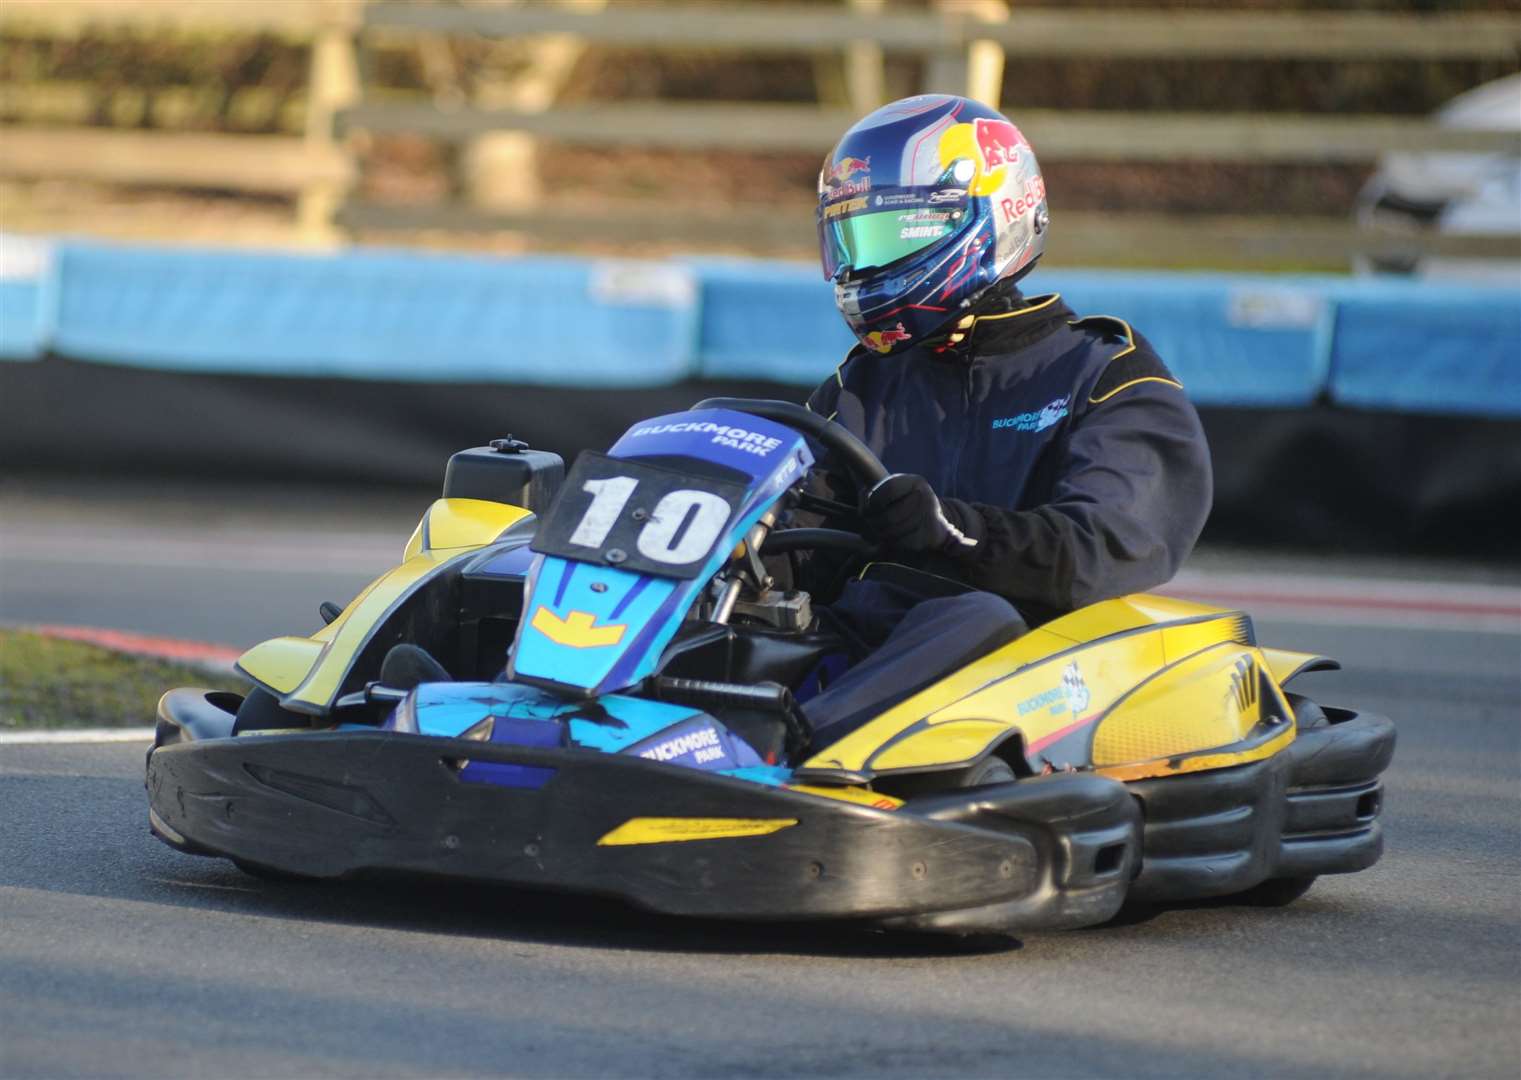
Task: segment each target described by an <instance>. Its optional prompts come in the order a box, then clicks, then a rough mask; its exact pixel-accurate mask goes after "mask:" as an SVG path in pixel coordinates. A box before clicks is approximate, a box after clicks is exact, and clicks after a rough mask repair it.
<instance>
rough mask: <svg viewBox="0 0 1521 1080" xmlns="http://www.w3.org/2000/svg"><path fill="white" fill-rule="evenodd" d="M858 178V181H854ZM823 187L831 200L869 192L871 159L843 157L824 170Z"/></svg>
mask: <svg viewBox="0 0 1521 1080" xmlns="http://www.w3.org/2000/svg"><path fill="white" fill-rule="evenodd" d="M857 177H860V179H859V180H858V179H856V178H857ZM824 187H825V189H826V193H827V195H828V196H829V198H831V199H843V198H845V197H846V196H848V195H859V194H861V193H862V192H863V191H870V190H871V158H869V157H864V158H858V157H843V158H841V159H840V160H839V161H837V162H835V163H834V164H833V165H830V166H826V167H825V169H824Z"/></svg>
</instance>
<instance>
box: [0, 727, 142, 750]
mask: <svg viewBox="0 0 1521 1080" xmlns="http://www.w3.org/2000/svg"><path fill="white" fill-rule="evenodd" d="M152 741H153V729H152V728H151V727H136V728H73V729H72V730H66V731H0V746H38V745H43V744H55V745H56V744H59V743H64V744H71V743H117V742H152Z"/></svg>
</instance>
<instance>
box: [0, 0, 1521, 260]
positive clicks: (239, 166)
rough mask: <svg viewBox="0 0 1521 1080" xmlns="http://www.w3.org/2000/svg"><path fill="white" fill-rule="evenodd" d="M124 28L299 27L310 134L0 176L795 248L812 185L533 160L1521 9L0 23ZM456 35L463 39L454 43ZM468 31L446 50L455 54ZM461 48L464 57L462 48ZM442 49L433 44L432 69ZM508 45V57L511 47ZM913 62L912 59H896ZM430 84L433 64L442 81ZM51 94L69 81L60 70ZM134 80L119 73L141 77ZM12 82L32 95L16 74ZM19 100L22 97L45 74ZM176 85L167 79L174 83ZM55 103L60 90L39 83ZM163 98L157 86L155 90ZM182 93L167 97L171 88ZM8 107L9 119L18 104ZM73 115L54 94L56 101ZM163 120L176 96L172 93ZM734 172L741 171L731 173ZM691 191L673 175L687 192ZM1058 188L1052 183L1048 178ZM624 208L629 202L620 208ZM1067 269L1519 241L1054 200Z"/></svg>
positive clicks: (309, 220) (740, 134) (4, 15)
mask: <svg viewBox="0 0 1521 1080" xmlns="http://www.w3.org/2000/svg"><path fill="white" fill-rule="evenodd" d="M102 25H117V26H125V27H131V28H134V29H136V30H141V31H143V32H149V31H152V32H167V31H168V30H173V31H174V32H176V33H194V32H196V31H198V30H209V29H216V30H219V31H221V32H246V33H258V34H269V35H278V36H284V37H286V38H292V39H295V40H298V41H300V42H301V43H302V44H303V45H304V46H305V47H306V49H307V56H308V61H307V78H306V80H305V81H306V86H305V90H304V93H303V95H302V101H301V108H302V111H303V115H302V127H303V134H301V135H300V136H281V135H259V136H255V135H242V136H238V135H230V134H200V133H197V134H186V133H168V132H160V131H155V132H151V133H150V132H123V131H111V130H102V129H99V128H93V127H91V128H85V127H80V126H77V125H74V126H53V125H40V124H35V123H33V124H25V125H22V124H11V125H7V126H6V127H4V128H0V142H3V144H4V152H3V153H0V177H11V178H39V177H78V178H86V179H93V180H99V181H109V182H113V183H127V184H144V185H154V184H162V185H173V186H180V187H203V188H226V189H235V190H243V191H249V192H254V193H261V192H262V193H273V194H280V195H290V196H292V197H294V199H295V201H296V203H297V221H298V223H299V228H300V235H301V236H302V237H303V238H304V239H306V240H308V241H315V242H322V241H329V240H332V239H334V238H335V237H336V236H338V235H340V234H341V233H340V232H337V231H335V228H336V229H337V230H341V231H342V232H346V233H348V234H354V233H359V234H363V235H367V236H373V235H377V234H385V233H393V234H394V233H400V232H417V231H420V230H427V231H433V232H456V233H477V234H478V233H481V232H483V231H489V230H499V231H500V230H506V231H511V232H513V233H518V234H524V235H526V236H528V237H531V238H532V239H533V240H535V241H536V242H538V243H540V244H588V243H591V244H641V243H658V244H666V245H670V244H676V245H683V246H688V247H693V246H695V247H700V248H701V247H707V248H712V247H715V246H717V247H724V248H728V249H735V248H738V249H743V250H747V251H754V252H768V251H769V252H786V253H801V252H806V251H807V250H808V249H809V247H810V246H811V244H812V233H811V213H810V207H809V200H808V197H807V195H806V193H805V192H801V191H791V192H789V193H787V194H786V195H785V196H784V197H782V198H771V199H768V200H767V201H765V202H764V203H760V204H757V203H755V202H749V203H747V202H745V201H744V200H728V201H726V202H725V203H723V204H722V205H721V206H716V207H712V208H710V209H709V210H707V211H706V212H705V211H704V210H703V209H702V208H701V207H699V208H696V209H694V208H692V207H691V206H687V205H685V203H684V201H680V197H679V195H677V196H676V198H674V199H673V197H672V195H671V194H670V193H669V192H662V193H660V194H659V195H658V196H657V197H656V198H653V199H648V200H643V201H641V200H638V199H637V198H627V197H615V198H610V199H602V200H594V202H596V203H600V204H601V205H594V204H590V203H588V202H586V201H582V202H579V203H574V204H567V203H566V202H565V201H564V200H560V199H557V198H555V197H554V189H555V188H556V187H557V183H556V178H555V177H544V176H541V175H539V167H540V162H539V159H538V157H537V155H536V154H535V147H536V146H537V145H539V144H540V143H541V142H542V141H543V140H552V141H553V142H554V143H555V144H558V145H564V146H569V147H576V148H582V149H584V150H589V151H592V152H596V151H599V150H600V151H613V150H617V149H620V148H638V149H649V148H657V149H659V148H664V149H670V150H696V151H705V152H712V153H718V154H725V153H739V154H746V153H766V152H794V151H795V152H797V153H804V154H809V155H813V156H814V157H815V158H821V157H822V155H823V153H824V151H825V150H827V149H828V147H829V146H830V145H831V144H832V142H833V140H834V139H835V138H837V137H838V135H839V134H840V133H841V132H842V131H843V130H844V129H845V127H847V126H848V125H849V124H850V123H851V122H852V121H853V119H854V118H855V117H857V116H859V115H861V114H862V113H864V112H865V111H867V110H869V109H870V108H872V107H874V106H875V105H876V104H879V103H881V101H882V100H884V99H885V98H886V97H888V96H889V95H897V94H901V93H906V92H911V91H919V90H937V91H952V92H969V93H971V94H972V95H973V96H977V97H981V98H983V99H985V100H989V101H992V102H993V103H995V104H996V103H997V99H998V97H999V93H1000V90H1001V88H1002V87H1003V86H1004V85H1005V84H1006V82H1010V81H1012V82H1014V83H1016V84H1017V81H1018V76H1017V75H1015V76H1014V77H1013V79H1012V80H1009V79H1006V77H1005V70H1004V69H1005V67H1007V66H1010V65H1012V66H1014V67H1016V68H1018V67H1021V66H1023V65H1027V64H1029V63H1032V62H1043V61H1049V60H1051V59H1052V58H1084V57H1086V58H1097V59H1100V60H1102V61H1103V62H1104V63H1105V64H1109V65H1144V64H1165V63H1169V62H1173V61H1181V60H1197V59H1209V60H1221V59H1224V60H1232V61H1242V62H1246V61H1262V60H1274V61H1282V62H1284V63H1292V62H1298V61H1338V62H1347V63H1352V62H1361V61H1368V60H1378V61H1401V62H1441V61H1453V60H1471V61H1472V60H1477V61H1494V62H1497V63H1500V64H1506V65H1511V66H1512V67H1514V65H1515V64H1516V62H1517V60H1518V58H1521V14H1518V13H1516V12H1503V11H1502V12H1486V11H1467V10H1465V11H1447V12H1440V13H1432V14H1403V13H1373V12H1316V11H1297V10H1284V11H1271V10H1251V11H1210V10H1194V9H1190V10H1166V9H1157V10H1148V9H1132V8H1123V9H1116V10H1085V9H1081V8H1078V9H1073V8H1068V7H1025V6H1023V5H1016V6H1013V8H1012V10H1011V7H1010V5H1008V4H1005V3H1003V2H1002V0H947V2H938V3H930V4H928V5H927V6H919V7H915V8H912V9H902V8H900V7H898V6H891V5H887V4H885V3H883V2H882V0H847V2H843V3H835V4H828V3H821V4H812V5H796V4H758V3H755V2H754V0H750V2H737V3H727V4H723V5H712V4H710V5H675V4H655V3H651V4H631V3H611V4H609V3H607V2H606V0H564V2H560V3H549V2H537V3H517V4H512V3H506V4H503V3H478V4H471V5H458V4H442V3H402V2H396V0H375V2H369V3H364V2H362V0H281V2H280V3H265V4H254V3H238V2H219V3H199V4H197V3H183V2H178V3H177V2H174V0H149V2H139V0H134V2H132V3H125V2H117V0H7V2H6V3H4V4H0V30H3V31H5V32H8V33H26V34H31V35H38V34H41V35H54V36H58V37H64V36H67V35H71V34H78V33H79V32H80V30H81V28H82V27H86V26H102ZM398 41H406V42H408V43H409V44H410V45H411V46H415V48H416V49H417V50H418V51H419V54H420V55H421V57H422V61H421V62H422V64H423V66H424V67H427V66H428V65H430V64H431V65H432V67H433V68H436V69H439V70H443V71H444V75H443V76H442V77H434V78H433V85H434V91H433V93H432V94H431V95H427V96H420V95H412V96H411V97H410V98H408V97H406V96H403V95H399V94H397V93H395V92H393V91H390V90H388V89H387V88H385V87H384V86H382V85H381V83H382V81H383V80H382V79H381V78H380V74H381V72H380V68H381V67H383V66H384V64H385V63H388V62H390V61H388V60H387V59H386V57H387V55H389V54H387V53H386V49H387V48H388V47H390V46H395V45H396V43H397V42H398ZM481 42H507V43H509V44H512V43H515V44H517V45H520V46H521V48H520V49H519V51H517V52H516V53H514V54H512V56H511V58H510V63H498V64H497V70H495V71H494V73H488V76H489V77H488V76H482V75H481V74H480V73H479V72H468V73H462V72H461V71H460V67H461V64H462V63H464V61H461V59H460V56H461V52H460V49H461V48H466V47H467V46H470V45H471V43H475V44H476V45H478V44H479V43H481ZM462 43H463V44H462ZM593 46H597V47H605V48H610V49H617V50H623V51H625V52H626V51H628V50H645V51H655V52H659V53H663V54H678V53H682V52H683V51H686V52H687V53H690V51H692V50H699V51H700V52H701V54H702V55H705V56H712V55H722V56H732V57H735V58H739V57H745V56H756V55H761V56H767V57H775V58H778V62H780V61H782V60H785V59H787V58H791V57H802V58H804V59H810V60H811V61H812V62H813V63H814V68H815V71H816V73H817V74H818V77H817V78H816V79H815V80H814V82H815V86H814V87H813V89H814V91H815V92H814V93H813V95H812V96H813V98H814V100H812V101H810V102H778V101H748V102H741V101H713V100H705V101H671V100H642V101H630V100H610V101H587V100H581V101H574V102H570V101H565V100H562V99H563V98H564V96H565V94H564V92H565V88H566V86H567V83H568V80H569V75H570V72H571V71H572V69H573V68H574V67H575V65H576V64H577V62H578V61H579V59H580V58H581V57H582V56H583V55H584V53H585V51H586V49H587V48H589V47H593ZM451 49H452V50H453V51H451ZM466 51H468V49H466ZM430 58H431V59H430ZM498 60H500V58H498ZM905 62H906V64H905ZM435 74H436V73H435ZM52 89H53V91H54V94H53V97H54V99H55V100H56V99H58V98H59V97H60V96H63V97H67V93H66V92H64V90H65V88H60V87H53V88H52ZM130 90H131V87H123V88H122V89H121V93H123V94H127V93H129V92H130ZM6 92H7V94H9V95H11V96H12V97H13V98H14V97H15V96H16V95H17V94H19V93H21V91H20V90H19V89H17V88H16V87H14V86H13V87H12V88H10V89H8V90H7V91H6ZM26 92H27V93H28V95H31V89H30V88H28V89H27V91H26ZM165 92H167V91H165ZM45 96H46V95H44V97H45ZM160 96H161V97H162V95H160ZM166 100H167V99H166ZM27 108H33V109H34V115H35V112H36V111H37V110H36V108H35V106H26V107H23V106H22V105H21V104H19V103H17V102H15V101H11V102H9V103H7V104H6V106H5V108H4V110H3V111H4V112H5V114H6V115H9V116H19V117H21V118H23V119H24V118H25V114H26V112H27ZM58 111H65V112H66V111H67V110H55V115H56V113H57V112H58ZM162 111H165V112H168V111H172V110H171V109H169V108H168V107H167V106H165V107H164V109H163V110H162ZM1015 118H1016V121H1017V122H1018V123H1019V124H1020V126H1021V127H1022V129H1023V130H1024V131H1025V132H1026V133H1027V134H1028V135H1029V137H1030V138H1031V141H1032V143H1033V144H1034V145H1035V146H1036V148H1037V152H1038V154H1039V155H1040V158H1041V161H1042V163H1043V165H1046V166H1047V167H1048V168H1049V167H1050V166H1051V165H1052V164H1062V163H1069V162H1076V163H1112V164H1117V165H1124V164H1148V163H1149V164H1157V163H1165V164H1179V165H1183V164H1188V163H1200V162H1207V163H1217V164H1219V163H1238V164H1249V165H1260V166H1264V167H1278V166H1289V165H1295V164H1298V165H1328V164H1332V165H1334V164H1370V163H1372V162H1374V161H1376V160H1377V159H1378V158H1379V157H1380V156H1381V155H1383V154H1387V153H1391V152H1472V153H1493V154H1510V155H1515V154H1518V153H1521V132H1517V131H1514V130H1509V131H1502V130H1474V129H1453V128H1444V127H1440V126H1437V125H1436V124H1434V123H1432V122H1431V121H1429V120H1427V119H1425V118H1421V117H1413V116H1408V115H1393V114H1367V113H1363V114H1356V115H1342V114H1307V113H1303V112H1299V113H1284V112H1272V113H1266V112H1231V113H1220V112H1215V111H1202V110H1190V111H1175V110H1135V109H1126V110H1114V109H1103V110H1092V109H1077V110H1074V109H1052V108H1020V109H1019V110H1018V111H1017V113H1016V117H1015ZM398 138H400V139H412V140H420V141H422V142H425V143H428V144H430V145H434V146H438V147H441V148H442V149H441V151H440V153H441V154H442V157H441V159H440V160H441V161H442V163H443V164H442V168H443V170H444V172H445V173H446V174H447V176H446V177H445V179H444V181H443V182H442V183H434V184H431V185H426V186H425V187H426V190H423V191H421V192H418V191H415V190H414V191H411V192H407V193H404V194H403V195H402V196H401V197H396V196H395V195H394V194H393V195H392V196H391V197H389V198H387V197H385V195H386V193H385V192H383V191H382V192H379V193H378V194H377V192H376V190H375V187H376V185H375V184H373V183H372V182H371V180H372V179H373V177H372V169H371V166H372V165H373V162H374V155H373V153H372V152H371V151H372V150H373V148H374V147H375V145H376V144H377V142H378V141H383V140H387V139H391V140H395V139H398ZM740 167H743V166H740ZM678 190H679V189H678ZM1055 197H1056V201H1057V203H1058V204H1060V201H1061V195H1060V193H1059V192H1058V193H1056V196H1055ZM609 203H611V204H612V205H609ZM1058 220H1059V225H1060V229H1061V241H1060V243H1059V244H1058V245H1055V246H1054V248H1053V252H1052V258H1053V259H1054V260H1057V261H1061V262H1065V263H1067V264H1078V265H1082V264H1103V263H1115V262H1120V263H1131V264H1135V263H1137V262H1144V263H1146V264H1149V265H1196V266H1197V265H1202V266H1227V267H1243V266H1246V267H1250V266H1283V265H1324V266H1336V265H1345V263H1346V260H1347V259H1348V258H1349V257H1350V256H1351V255H1353V254H1354V253H1359V252H1361V253H1372V254H1376V255H1386V256H1392V255H1403V254H1409V253H1410V252H1411V251H1412V250H1420V251H1424V252H1428V253H1435V254H1442V255H1453V256H1479V257H1496V256H1503V257H1516V256H1518V255H1521V241H1518V240H1517V239H1514V238H1511V237H1493V236H1454V235H1448V234H1443V233H1438V232H1436V231H1435V230H1429V231H1427V232H1424V233H1421V234H1419V235H1392V236H1391V235H1383V234H1379V233H1373V232H1369V231H1366V230H1361V229H1359V228H1357V227H1356V226H1355V225H1354V224H1353V223H1352V221H1351V219H1350V217H1349V216H1346V215H1344V214H1339V215H1328V214H1297V215H1294V216H1285V215H1282V214H1274V215H1270V216H1269V215H1261V214H1253V213H1246V212H1223V213H1222V212H1209V213H1176V212H1170V213H1156V212H1144V211H1129V212H1125V211H1121V212H1106V211H1100V210H1091V211H1088V212H1083V211H1072V210H1063V209H1060V208H1059V210H1058Z"/></svg>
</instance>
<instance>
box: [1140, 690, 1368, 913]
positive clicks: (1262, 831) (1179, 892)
mask: <svg viewBox="0 0 1521 1080" xmlns="http://www.w3.org/2000/svg"><path fill="white" fill-rule="evenodd" d="M1325 712H1326V716H1327V719H1328V720H1329V721H1330V722H1329V724H1328V725H1327V726H1325V727H1320V728H1314V729H1311V730H1309V731H1304V732H1300V733H1299V735H1298V736H1297V737H1296V738H1295V740H1294V742H1293V743H1292V744H1291V745H1290V746H1289V748H1288V749H1287V750H1285V751H1283V752H1282V753H1279V754H1276V755H1274V756H1273V757H1271V758H1268V759H1266V760H1264V761H1259V762H1256V763H1254V764H1251V765H1242V766H1238V767H1236V768H1231V769H1218V770H1215V771H1212V772H1201V773H1192V774H1185V775H1181V776H1173V777H1162V778H1158V779H1154V780H1141V781H1133V782H1131V783H1130V785H1129V787H1130V790H1131V791H1132V792H1133V793H1134V794H1135V795H1136V796H1137V797H1138V798H1139V799H1140V800H1141V802H1142V803H1143V805H1144V807H1145V816H1146V831H1145V842H1144V849H1143V855H1142V862H1141V873H1140V876H1139V877H1138V878H1137V879H1136V881H1135V883H1134V884H1133V885H1132V886H1131V890H1130V895H1131V897H1132V898H1133V899H1135V900H1140V901H1145V902H1166V901H1176V900H1192V899H1200V898H1205V897H1211V896H1224V895H1228V894H1230V893H1236V892H1242V891H1244V890H1246V889H1249V888H1251V887H1252V886H1254V885H1257V884H1259V883H1261V882H1263V881H1266V880H1269V879H1272V878H1308V877H1314V876H1316V875H1319V874H1345V873H1351V872H1353V871H1356V870H1363V869H1366V868H1367V867H1369V866H1372V865H1373V864H1374V863H1375V862H1377V861H1378V859H1379V856H1380V855H1382V854H1383V850H1384V836H1383V829H1382V827H1381V825H1380V824H1379V820H1378V818H1379V813H1380V811H1381V810H1382V808H1383V784H1382V782H1381V781H1380V780H1379V775H1380V774H1381V773H1382V772H1383V771H1384V770H1385V769H1386V768H1387V767H1388V765H1389V762H1390V760H1391V759H1392V758H1393V755H1394V742H1395V732H1394V725H1393V724H1392V723H1391V722H1390V721H1389V720H1387V719H1385V718H1383V717H1380V716H1371V715H1368V714H1366V713H1354V712H1351V711H1349V710H1346V709H1336V708H1329V707H1328V708H1326V710H1325Z"/></svg>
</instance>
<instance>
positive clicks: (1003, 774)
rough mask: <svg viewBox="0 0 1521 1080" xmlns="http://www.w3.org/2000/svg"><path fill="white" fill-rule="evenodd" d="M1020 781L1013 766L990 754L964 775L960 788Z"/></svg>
mask: <svg viewBox="0 0 1521 1080" xmlns="http://www.w3.org/2000/svg"><path fill="white" fill-rule="evenodd" d="M1017 779H1019V777H1018V776H1017V775H1016V774H1015V772H1014V769H1013V766H1011V765H1010V764H1009V763H1008V762H1007V761H1005V760H1004V759H1003V758H1000V757H994V756H993V755H992V754H989V755H988V756H987V757H985V758H983V759H982V760H981V761H979V762H978V763H977V764H976V765H973V766H972V767H971V768H970V769H968V770H967V771H966V772H965V773H963V774H962V777H961V783H960V784H959V785H958V786H960V787H964V788H969V787H983V786H984V785H986V784H1008V783H1012V782H1013V781H1015V780H1017Z"/></svg>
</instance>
